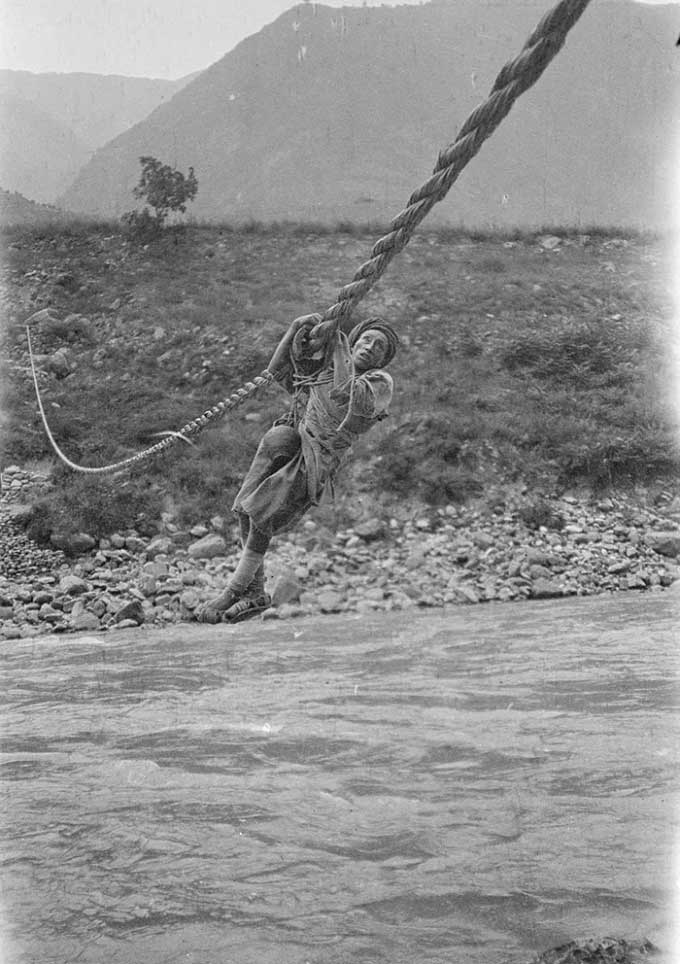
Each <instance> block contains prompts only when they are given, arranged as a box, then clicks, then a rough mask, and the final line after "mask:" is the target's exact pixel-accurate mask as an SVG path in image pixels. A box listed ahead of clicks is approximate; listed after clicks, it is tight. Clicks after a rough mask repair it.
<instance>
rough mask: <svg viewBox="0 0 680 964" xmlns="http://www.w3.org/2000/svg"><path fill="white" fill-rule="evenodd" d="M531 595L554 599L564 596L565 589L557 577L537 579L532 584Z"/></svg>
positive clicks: (536, 597)
mask: <svg viewBox="0 0 680 964" xmlns="http://www.w3.org/2000/svg"><path fill="white" fill-rule="evenodd" d="M531 595H532V596H533V598H534V599H554V598H555V597H557V596H563V595H564V590H563V589H562V586H561V585H560V583H558V582H557V580H555V579H543V578H540V579H536V580H535V581H534V582H533V583H532V585H531Z"/></svg>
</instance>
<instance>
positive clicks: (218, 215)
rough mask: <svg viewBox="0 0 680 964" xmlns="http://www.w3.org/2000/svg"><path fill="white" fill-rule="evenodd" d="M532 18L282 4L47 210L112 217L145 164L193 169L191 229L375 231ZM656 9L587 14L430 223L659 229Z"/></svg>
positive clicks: (660, 56) (662, 218)
mask: <svg viewBox="0 0 680 964" xmlns="http://www.w3.org/2000/svg"><path fill="white" fill-rule="evenodd" d="M545 10H546V5H545V4H544V3H543V2H539V0H530V2H528V3H523V4H521V5H520V6H518V7H517V8H516V9H515V10H513V17H512V19H510V18H508V17H507V13H506V11H505V10H504V9H503V8H502V7H501V6H500V5H498V4H494V3H489V2H487V3H485V2H482V0H474V2H473V0H459V2H457V3H456V4H455V5H453V4H447V3H429V4H424V5H421V6H406V5H405V6H400V7H365V8H364V7H343V8H340V9H339V8H330V7H325V6H323V5H321V4H304V5H301V6H300V5H298V6H297V7H293V8H291V9H290V10H288V11H286V12H285V13H283V14H282V15H281V16H280V17H278V18H277V19H276V20H275V21H273V22H272V23H271V24H268V25H267V26H266V27H264V28H263V29H262V30H261V31H259V32H258V33H257V34H253V35H252V36H250V37H247V38H245V39H244V40H243V41H241V43H239V44H238V45H237V46H236V47H235V48H234V49H233V50H232V51H230V52H229V53H227V54H225V56H224V57H222V58H221V59H220V60H218V61H216V62H215V63H214V64H213V65H211V66H210V67H208V68H207V69H206V70H204V71H202V72H201V73H200V74H199V75H198V76H197V77H194V78H193V79H191V80H190V82H189V83H187V84H185V85H184V86H183V87H182V88H181V89H179V90H177V91H176V92H175V93H174V94H173V96H172V97H171V98H169V99H167V100H166V101H165V102H164V103H162V104H160V105H158V106H157V107H156V108H155V109H154V110H152V111H151V113H150V114H149V115H148V116H146V117H144V118H143V119H140V120H139V121H138V122H136V123H135V124H134V125H132V126H131V127H130V128H129V129H127V130H126V131H124V132H122V133H120V134H119V135H118V136H116V137H115V138H113V139H112V140H111V141H110V142H108V143H106V144H105V145H103V146H101V147H100V148H99V149H98V150H96V151H95V152H94V154H93V156H92V158H91V160H90V161H89V162H88V163H87V164H86V165H85V166H84V168H83V169H82V170H81V171H80V172H79V174H78V176H77V177H76V179H75V181H74V182H73V184H72V185H71V186H70V187H69V188H68V189H67V190H66V191H65V192H64V193H63V194H62V195H60V196H59V198H58V199H57V203H59V204H60V205H62V206H64V207H67V208H69V209H70V210H74V211H77V212H81V213H84V214H89V215H95V216H105V217H118V216H119V215H120V214H122V213H123V212H124V211H126V210H129V209H130V208H131V207H133V206H134V201H133V197H132V189H133V187H134V185H135V184H136V183H137V180H138V177H139V162H138V159H139V157H140V156H141V155H142V154H152V155H153V156H156V157H159V159H161V160H162V161H163V162H164V163H170V164H171V165H173V166H177V167H179V168H180V169H183V170H186V169H187V168H188V167H189V166H193V167H194V169H195V171H196V175H197V177H198V181H199V192H198V196H197V199H196V202H195V203H194V204H193V205H192V207H191V213H192V214H193V215H195V216H196V217H198V218H201V219H207V220H220V219H221V220H229V221H233V222H239V221H248V220H251V219H255V220H264V221H272V220H297V221H300V220H307V221H314V220H317V221H320V222H329V223H333V222H337V221H339V220H349V221H354V222H362V223H371V222H375V223H385V222H386V221H388V220H389V219H391V218H392V217H394V216H395V215H396V214H397V213H398V212H399V211H400V210H401V209H402V208H403V207H404V206H405V203H406V201H407V199H408V197H409V196H410V194H411V193H412V191H413V190H414V189H415V188H417V187H418V186H419V185H420V184H422V183H423V181H424V180H426V179H427V177H428V176H429V173H430V172H431V170H432V166H433V164H434V161H435V159H436V157H437V153H438V151H439V150H440V149H441V148H443V147H444V146H446V145H447V144H448V143H450V142H451V141H452V140H453V139H454V137H455V133H456V130H457V129H458V128H459V127H460V125H461V124H462V122H463V121H464V120H465V118H466V116H467V115H468V114H469V113H470V112H471V111H472V110H473V109H474V108H475V107H477V106H478V105H479V104H480V103H481V102H482V101H483V99H484V97H485V96H486V93H487V92H488V90H489V89H490V87H491V85H492V83H493V81H494V79H495V77H496V75H497V73H498V71H499V70H500V68H501V67H502V65H503V64H504V63H505V62H507V60H508V59H510V58H512V57H514V56H516V55H517V53H518V52H519V51H520V50H521V48H522V46H523V44H524V42H525V41H526V38H527V36H528V35H529V33H530V31H531V30H532V29H533V28H534V27H535V26H536V23H537V22H538V20H539V19H540V16H541V15H542V14H543V13H544V12H545ZM673 13H674V10H673V8H669V7H667V6H659V7H652V6H647V7H645V6H642V5H640V4H637V3H633V2H632V0H631V2H616V3H613V2H612V0H603V2H602V3H598V4H592V5H591V6H590V7H589V8H588V9H587V10H586V12H585V13H584V15H583V17H582V18H581V20H580V21H579V23H578V24H577V25H576V26H575V28H574V29H573V31H572V32H571V34H570V36H569V37H568V39H567V42H566V44H565V47H564V49H563V50H562V51H561V52H560V53H559V55H558V56H557V58H556V59H555V62H554V63H553V64H551V65H550V66H549V68H548V69H547V71H546V73H545V75H544V76H543V77H541V79H540V80H539V82H538V84H537V85H536V87H534V88H532V89H531V90H529V91H528V92H527V93H526V94H525V95H524V96H523V97H522V98H521V99H520V100H519V101H518V103H517V104H516V105H515V107H513V110H512V111H511V113H510V115H509V117H508V118H507V119H506V120H505V121H504V123H503V125H501V127H500V128H499V130H498V131H496V132H495V133H494V135H493V137H492V138H491V139H490V140H489V142H488V143H487V144H485V145H484V146H483V148H482V150H481V151H480V153H479V155H478V156H477V157H476V158H475V159H474V161H473V162H472V163H471V164H470V165H469V167H468V169H466V171H464V172H463V174H462V175H461V177H460V180H459V182H458V183H457V184H456V185H455V187H454V188H453V190H452V191H451V192H450V195H449V197H448V198H447V199H446V200H445V201H444V202H442V203H441V204H438V205H437V206H436V207H435V208H434V210H433V211H432V213H431V215H430V217H431V219H432V220H433V221H435V222H437V221H438V222H440V223H441V222H444V223H450V224H456V225H464V226H470V227H475V226H479V227H499V228H503V227H508V226H522V227H532V226H537V225H541V224H551V223H552V224H565V225H588V224H595V223H597V224H603V225H624V226H629V227H635V228H665V227H668V226H669V221H670V218H671V214H670V212H669V208H670V205H669V203H668V199H669V197H670V192H671V190H672V187H673V181H674V174H673V163H672V158H671V156H670V148H669V147H666V146H664V145H670V144H671V143H672V140H673V131H678V121H677V119H676V116H675V113H674V108H675V104H676V101H677V90H678V87H679V84H678V80H679V68H678V65H677V62H676V61H677V55H676V52H675V49H674V47H673V45H672V44H670V43H669V42H668V37H669V36H671V34H673V31H674V30H675V24H674V17H673Z"/></svg>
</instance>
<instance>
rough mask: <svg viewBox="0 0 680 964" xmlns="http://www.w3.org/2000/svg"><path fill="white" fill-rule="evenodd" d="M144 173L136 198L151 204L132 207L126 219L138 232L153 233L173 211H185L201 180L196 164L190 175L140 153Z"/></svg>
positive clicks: (145, 234)
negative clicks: (139, 207) (140, 209)
mask: <svg viewBox="0 0 680 964" xmlns="http://www.w3.org/2000/svg"><path fill="white" fill-rule="evenodd" d="M139 163H140V164H141V165H142V173H141V176H140V178H139V184H137V186H136V187H135V188H134V189H133V192H132V193H133V194H134V196H135V197H136V198H140V200H144V201H146V203H147V204H148V205H149V207H150V208H152V209H153V212H154V213H153V214H151V212H150V211H149V208H148V207H145V208H143V210H142V211H128V213H127V214H124V215H123V221H124V223H125V224H127V226H128V227H129V228H130V230H131V231H132V232H133V233H134V234H135V235H138V236H145V237H153V236H157V235H158V234H160V232H161V231H162V230H163V228H164V227H165V220H166V218H167V216H168V214H170V212H171V211H172V212H179V213H182V214H183V213H184V212H185V211H186V207H187V203H188V202H189V201H193V199H194V198H195V197H196V193H197V191H198V181H197V180H196V175H195V174H194V169H193V167H190V168H189V173H188V175H186V176H185V175H184V174H182V172H181V171H178V170H176V169H175V168H172V167H170V165H169V164H161V162H160V161H159V160H158V159H157V158H155V157H151V156H144V157H140V159H139Z"/></svg>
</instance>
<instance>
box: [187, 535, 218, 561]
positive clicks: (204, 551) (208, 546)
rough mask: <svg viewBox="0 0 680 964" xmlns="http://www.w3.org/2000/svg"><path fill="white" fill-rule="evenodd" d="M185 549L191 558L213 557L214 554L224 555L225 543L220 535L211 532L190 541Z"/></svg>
mask: <svg viewBox="0 0 680 964" xmlns="http://www.w3.org/2000/svg"><path fill="white" fill-rule="evenodd" d="M187 551H188V553H189V555H190V556H191V558H192V559H214V558H215V557H216V556H224V555H226V552H227V544H226V542H225V541H224V539H223V538H222V536H221V535H219V534H218V533H216V532H212V533H210V534H209V535H207V536H203V538H202V539H199V540H198V541H197V542H192V543H191V545H190V546H189V548H188V550H187Z"/></svg>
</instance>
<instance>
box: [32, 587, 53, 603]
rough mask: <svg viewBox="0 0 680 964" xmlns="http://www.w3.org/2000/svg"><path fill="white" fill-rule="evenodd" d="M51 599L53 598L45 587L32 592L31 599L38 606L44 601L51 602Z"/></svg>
mask: <svg viewBox="0 0 680 964" xmlns="http://www.w3.org/2000/svg"><path fill="white" fill-rule="evenodd" d="M53 599H54V596H53V595H52V593H51V592H48V591H47V590H46V589H43V590H38V591H37V592H34V593H33V598H32V600H31V601H32V602H34V603H37V605H38V606H42V605H44V604H45V603H51V602H52V600H53Z"/></svg>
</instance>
